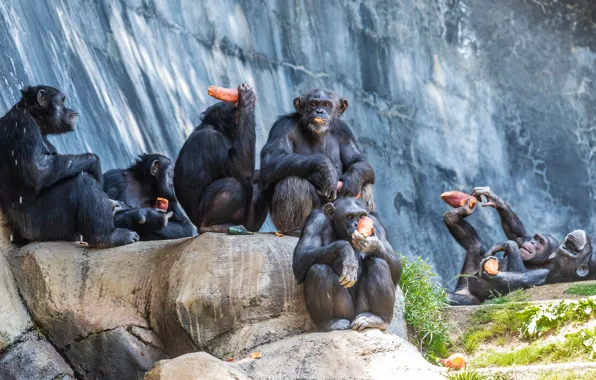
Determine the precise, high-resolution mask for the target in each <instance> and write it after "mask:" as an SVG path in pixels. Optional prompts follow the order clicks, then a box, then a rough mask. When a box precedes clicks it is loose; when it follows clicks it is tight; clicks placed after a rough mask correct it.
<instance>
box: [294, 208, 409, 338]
mask: <svg viewBox="0 0 596 380" xmlns="http://www.w3.org/2000/svg"><path fill="white" fill-rule="evenodd" d="M366 216H369V217H370V218H372V219H373V221H374V230H375V232H374V234H373V235H372V236H370V237H368V238H364V237H363V236H362V235H361V234H360V233H358V231H357V230H356V227H357V225H358V221H359V219H360V218H362V217H366ZM293 269H294V276H295V277H296V279H297V280H298V283H304V298H305V301H306V308H307V309H308V313H309V314H310V316H311V318H312V319H313V321H314V322H315V323H316V325H317V327H318V328H319V329H321V330H324V331H330V330H345V329H348V328H352V329H354V330H363V329H365V328H378V329H381V330H384V329H386V328H387V327H388V326H389V323H390V322H391V319H392V318H393V305H394V302H395V287H396V285H397V283H398V282H399V279H400V277H401V269H402V268H401V261H400V258H399V256H397V255H396V254H395V253H394V252H393V248H391V245H390V244H389V242H388V241H387V238H386V232H385V229H384V228H383V226H382V225H381V224H380V223H379V221H378V220H377V218H376V217H375V216H374V215H372V214H371V215H369V213H368V211H367V208H366V206H365V205H364V203H363V202H362V201H361V200H357V199H354V198H340V199H338V200H336V201H335V203H327V204H326V205H325V206H324V207H323V209H317V210H314V211H313V212H312V214H311V216H310V217H309V218H308V220H307V221H306V224H305V226H304V230H303V233H302V237H301V238H300V241H299V242H298V245H297V246H296V249H295V251H294V263H293Z"/></svg>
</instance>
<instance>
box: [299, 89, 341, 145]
mask: <svg viewBox="0 0 596 380" xmlns="http://www.w3.org/2000/svg"><path fill="white" fill-rule="evenodd" d="M294 108H295V109H296V112H297V113H299V114H300V115H301V116H302V118H301V124H302V125H303V126H304V127H306V128H308V130H309V131H311V132H312V133H313V134H315V135H324V134H325V133H327V131H328V130H329V127H330V125H331V122H332V121H333V120H334V119H336V118H339V117H340V116H341V115H342V114H343V113H344V111H345V110H346V109H347V108H348V101H347V100H346V99H340V98H339V96H338V95H337V94H335V93H333V92H331V91H329V90H318V89H317V90H311V91H309V92H308V93H307V94H305V95H304V96H303V97H301V96H299V97H297V98H296V99H294Z"/></svg>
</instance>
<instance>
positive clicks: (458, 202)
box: [441, 190, 478, 208]
mask: <svg viewBox="0 0 596 380" xmlns="http://www.w3.org/2000/svg"><path fill="white" fill-rule="evenodd" d="M441 199H442V200H444V201H445V202H446V203H447V204H448V205H449V206H451V207H461V206H463V205H465V204H466V201H467V200H468V199H469V200H470V207H472V208H474V206H476V203H477V202H478V201H477V200H476V198H475V197H473V196H471V195H470V194H466V193H462V192H461V191H456V190H453V191H446V192H444V193H443V194H441Z"/></svg>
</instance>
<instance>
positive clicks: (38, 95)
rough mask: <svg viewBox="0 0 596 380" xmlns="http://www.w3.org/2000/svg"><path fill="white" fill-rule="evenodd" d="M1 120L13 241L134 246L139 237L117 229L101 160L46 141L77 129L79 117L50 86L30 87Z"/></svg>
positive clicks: (2, 174) (0, 198)
mask: <svg viewBox="0 0 596 380" xmlns="http://www.w3.org/2000/svg"><path fill="white" fill-rule="evenodd" d="M21 92H22V97H21V99H20V100H19V102H18V103H17V104H16V105H15V106H14V107H13V108H12V109H11V110H10V111H8V113H7V114H6V115H4V116H3V117H2V118H1V119H0V178H2V180H1V181H0V208H1V209H2V212H3V213H4V215H5V216H6V217H7V219H8V222H9V223H10V226H11V228H12V231H13V235H14V237H15V239H16V240H17V241H18V242H20V243H25V242H27V241H34V240H37V241H50V240H70V241H78V240H79V239H83V240H85V241H86V242H87V243H88V244H89V245H90V246H93V247H112V246H118V245H124V244H130V243H133V242H136V241H138V240H139V236H138V235H137V234H136V233H135V232H133V231H130V230H127V229H122V228H115V227H114V221H113V218H112V204H111V203H110V201H109V199H108V197H107V195H106V194H105V193H104V192H103V189H102V185H101V184H102V174H101V165H100V162H99V157H98V156H97V155H95V154H91V153H86V154H78V155H74V154H68V155H62V154H58V153H57V152H56V148H54V146H53V145H52V144H50V142H49V141H48V139H47V135H50V134H62V133H67V132H70V131H72V130H73V129H74V128H75V125H76V122H77V119H78V113H76V112H75V111H73V110H71V109H69V108H66V106H65V105H64V100H65V98H66V97H65V96H64V94H62V93H61V92H60V91H59V90H57V89H55V88H53V87H48V86H35V87H26V88H24V89H22V90H21Z"/></svg>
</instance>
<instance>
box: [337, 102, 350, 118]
mask: <svg viewBox="0 0 596 380" xmlns="http://www.w3.org/2000/svg"><path fill="white" fill-rule="evenodd" d="M347 109H348V100H347V99H346V98H343V99H341V100H340V101H339V106H337V112H339V114H340V115H341V114H343V113H344V112H345V111H346V110H347Z"/></svg>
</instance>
